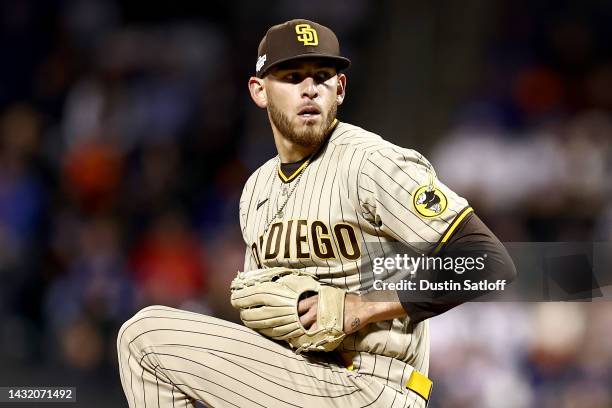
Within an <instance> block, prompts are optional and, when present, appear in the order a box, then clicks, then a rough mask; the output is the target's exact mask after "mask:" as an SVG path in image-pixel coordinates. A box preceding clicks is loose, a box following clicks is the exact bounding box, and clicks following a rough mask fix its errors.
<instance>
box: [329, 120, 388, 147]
mask: <svg viewBox="0 0 612 408" xmlns="http://www.w3.org/2000/svg"><path fill="white" fill-rule="evenodd" d="M384 142H385V140H384V139H383V138H382V137H380V136H379V135H377V134H376V133H373V132H369V131H367V130H365V129H363V128H360V127H359V126H355V125H351V124H350V123H346V122H339V123H338V126H336V129H334V132H333V133H332V135H331V137H330V139H329V143H330V144H333V145H336V146H346V147H347V148H349V149H355V150H360V151H364V152H365V151H367V150H369V149H371V148H375V147H376V146H377V145H379V144H381V143H384Z"/></svg>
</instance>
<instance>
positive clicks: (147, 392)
mask: <svg viewBox="0 0 612 408" xmlns="http://www.w3.org/2000/svg"><path fill="white" fill-rule="evenodd" d="M117 349H118V357H119V370H120V375H121V384H122V386H123V390H124V392H125V395H126V398H127V401H128V404H129V406H130V408H144V407H150V408H153V407H189V408H191V407H195V403H196V401H201V402H203V403H204V404H205V405H206V406H207V407H210V408H213V407H214V408H216V407H245V408H246V407H265V408H275V407H283V408H284V407H316V408H325V407H341V408H342V407H347V408H348V407H350V408H357V407H385V408H387V407H393V408H407V407H424V406H425V401H424V400H422V399H421V398H420V397H418V396H417V395H416V394H414V393H413V392H411V391H408V390H406V389H403V390H402V389H401V388H400V387H395V388H394V387H391V386H389V385H388V384H386V383H385V381H384V380H381V379H380V378H377V377H376V376H373V375H368V374H364V373H362V372H360V371H359V370H357V371H349V370H347V369H346V368H344V367H343V366H342V365H341V364H340V362H338V361H335V359H332V358H330V356H331V354H328V353H315V354H317V355H314V356H311V355H296V354H295V353H294V352H293V351H292V350H291V349H290V348H288V347H286V346H284V345H282V344H280V343H277V342H274V341H272V340H270V339H267V338H266V337H264V336H262V335H260V334H259V333H257V332H255V331H253V330H251V329H249V328H247V327H244V326H240V325H237V324H234V323H231V322H227V321H224V320H220V319H216V318H213V317H209V316H205V315H201V314H197V313H192V312H187V311H183V310H178V309H172V308H169V307H165V306H150V307H147V308H145V309H143V310H141V311H140V312H138V313H137V314H136V315H135V316H134V317H132V318H131V319H130V320H128V321H127V322H126V323H125V324H124V325H123V326H122V327H121V330H120V331H119V335H118V339H117Z"/></svg>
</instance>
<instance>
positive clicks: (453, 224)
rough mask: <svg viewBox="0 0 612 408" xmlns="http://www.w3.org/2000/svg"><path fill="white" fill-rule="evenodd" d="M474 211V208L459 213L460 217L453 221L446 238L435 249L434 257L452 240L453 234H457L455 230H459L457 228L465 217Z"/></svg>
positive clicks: (445, 234)
mask: <svg viewBox="0 0 612 408" xmlns="http://www.w3.org/2000/svg"><path fill="white" fill-rule="evenodd" d="M472 211H474V209H473V208H472V207H466V208H464V209H463V211H461V213H459V215H458V216H457V218H455V220H454V221H453V223H452V224H451V225H450V227H448V229H447V230H446V233H444V236H443V237H442V239H441V240H440V242H439V243H438V246H437V247H436V249H434V251H433V255H435V254H437V253H438V252H440V249H442V247H443V246H444V244H445V243H446V242H447V241H448V240H449V239H450V237H451V236H452V235H453V233H454V232H455V230H456V229H457V227H458V226H459V224H461V221H463V219H464V218H465V217H467V215H468V214H469V213H471V212H472Z"/></svg>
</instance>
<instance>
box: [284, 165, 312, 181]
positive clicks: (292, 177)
mask: <svg viewBox="0 0 612 408" xmlns="http://www.w3.org/2000/svg"><path fill="white" fill-rule="evenodd" d="M308 162H309V161H308V160H306V161H305V162H304V163H302V165H301V166H300V167H298V168H297V170H296V171H294V172H293V174H291V175H290V176H285V174H284V173H283V170H282V169H281V164H280V162H279V163H278V176H279V177H280V178H281V180H283V181H284V182H285V183H288V182H290V181H291V180H293V179H295V178H296V177H297V176H298V174H300V172H301V171H302V170H304V168H306V166H308Z"/></svg>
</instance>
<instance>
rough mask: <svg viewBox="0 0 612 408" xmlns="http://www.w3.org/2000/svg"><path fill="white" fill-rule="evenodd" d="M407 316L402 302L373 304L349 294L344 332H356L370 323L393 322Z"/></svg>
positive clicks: (345, 311) (345, 303) (345, 306)
mask: <svg viewBox="0 0 612 408" xmlns="http://www.w3.org/2000/svg"><path fill="white" fill-rule="evenodd" d="M404 316H406V310H405V309H404V307H403V306H402V304H401V302H400V301H399V300H398V301H394V302H393V301H392V302H371V301H365V300H363V298H362V297H360V296H358V295H354V294H347V295H346V298H345V300H344V331H345V333H347V334H350V333H352V332H355V331H357V330H359V329H360V328H362V327H364V326H365V325H367V324H370V323H376V322H380V321H383V320H392V319H395V318H398V317H404Z"/></svg>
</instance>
